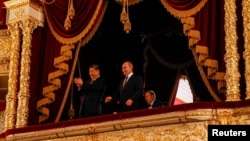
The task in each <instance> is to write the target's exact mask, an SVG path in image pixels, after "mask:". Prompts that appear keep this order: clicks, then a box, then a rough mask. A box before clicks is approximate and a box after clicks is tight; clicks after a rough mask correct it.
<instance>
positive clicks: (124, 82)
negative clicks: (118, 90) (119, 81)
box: [122, 76, 128, 89]
mask: <svg viewBox="0 0 250 141" xmlns="http://www.w3.org/2000/svg"><path fill="white" fill-rule="evenodd" d="M127 82H128V77H127V76H126V77H125V79H124V81H123V85H122V88H123V89H124V87H125V86H126V84H127Z"/></svg>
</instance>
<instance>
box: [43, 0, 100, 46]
mask: <svg viewBox="0 0 250 141" xmlns="http://www.w3.org/2000/svg"><path fill="white" fill-rule="evenodd" d="M104 2H105V0H91V1H83V0H74V1H73V5H74V9H75V16H74V18H73V19H72V20H71V28H69V29H68V30H67V29H65V27H64V21H65V19H66V18H67V13H68V5H69V2H68V0H63V1H61V0H59V1H58V0H56V1H55V2H54V3H52V4H44V7H45V14H46V19H47V22H48V25H49V27H50V30H51V32H52V33H53V35H54V36H55V38H56V39H57V40H58V41H59V42H61V43H63V44H74V43H76V42H78V41H80V40H86V42H87V41H88V40H90V39H91V37H92V36H93V34H94V32H95V30H94V29H97V27H98V26H99V24H100V20H101V19H102V17H100V16H101V15H102V13H103V12H105V11H104V7H103V6H104V5H103V3H104ZM82 42H83V43H84V41H82ZM86 42H85V43H86Z"/></svg>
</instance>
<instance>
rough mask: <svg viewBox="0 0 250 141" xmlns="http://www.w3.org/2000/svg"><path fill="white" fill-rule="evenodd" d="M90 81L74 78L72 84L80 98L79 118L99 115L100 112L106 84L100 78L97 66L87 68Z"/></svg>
mask: <svg viewBox="0 0 250 141" xmlns="http://www.w3.org/2000/svg"><path fill="white" fill-rule="evenodd" d="M89 76H90V79H89V80H87V81H86V82H84V81H83V80H82V79H81V78H75V79H74V83H75V84H76V85H77V87H78V90H79V91H78V92H79V95H80V96H81V104H80V109H79V117H89V116H96V115H100V114H101V111H102V107H101V104H102V97H103V95H104V92H105V89H106V82H105V80H104V79H103V78H102V77H101V76H100V68H99V65H97V64H93V65H91V66H90V67H89Z"/></svg>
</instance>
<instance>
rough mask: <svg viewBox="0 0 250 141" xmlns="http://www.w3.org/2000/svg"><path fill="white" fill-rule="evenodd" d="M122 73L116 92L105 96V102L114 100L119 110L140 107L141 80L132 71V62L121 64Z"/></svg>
mask: <svg viewBox="0 0 250 141" xmlns="http://www.w3.org/2000/svg"><path fill="white" fill-rule="evenodd" d="M122 73H123V75H124V76H125V77H124V79H122V80H121V82H120V84H119V87H118V90H117V92H116V93H115V94H114V95H113V96H107V97H106V99H105V102H106V103H107V102H110V101H111V100H114V101H115V102H117V104H118V106H119V107H120V111H121V112H125V111H131V110H136V109H139V108H140V102H141V100H140V98H142V96H143V80H142V78H141V77H140V76H139V75H136V74H134V73H133V64H132V63H131V62H130V61H126V62H124V63H123V64H122Z"/></svg>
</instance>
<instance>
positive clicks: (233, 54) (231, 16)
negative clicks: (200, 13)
mask: <svg viewBox="0 0 250 141" xmlns="http://www.w3.org/2000/svg"><path fill="white" fill-rule="evenodd" d="M224 9H225V24H224V25H225V26H224V27H225V35H226V36H225V50H226V53H225V56H224V60H225V62H226V75H225V78H226V87H227V89H226V101H238V100H240V89H239V84H240V83H239V81H240V73H239V59H240V58H239V54H238V52H237V51H238V48H237V40H238V37H237V30H236V21H237V16H236V2H235V0H226V1H225V5H224Z"/></svg>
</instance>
